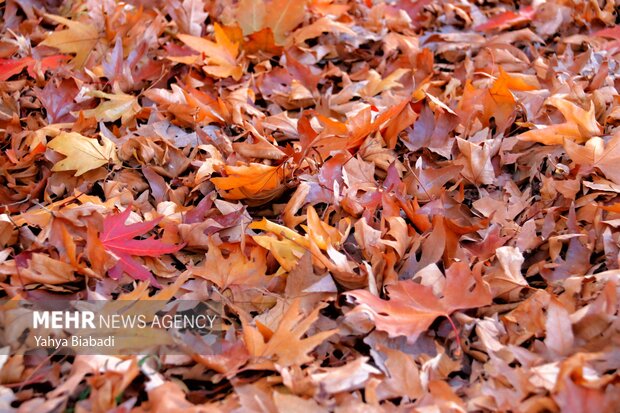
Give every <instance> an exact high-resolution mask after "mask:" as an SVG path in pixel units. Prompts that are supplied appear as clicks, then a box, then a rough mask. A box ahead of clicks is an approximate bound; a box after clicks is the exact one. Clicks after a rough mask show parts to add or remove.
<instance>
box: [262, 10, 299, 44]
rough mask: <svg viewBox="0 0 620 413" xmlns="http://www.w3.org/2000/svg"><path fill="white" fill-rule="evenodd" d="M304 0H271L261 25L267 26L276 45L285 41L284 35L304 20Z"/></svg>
mask: <svg viewBox="0 0 620 413" xmlns="http://www.w3.org/2000/svg"><path fill="white" fill-rule="evenodd" d="M305 14H306V1H305V0H273V1H271V2H270V3H269V13H267V14H266V15H265V19H264V23H263V27H269V28H270V29H271V31H272V32H273V37H274V39H275V40H276V44H277V45H283V44H284V43H286V35H287V34H288V33H289V32H290V31H291V30H293V29H294V28H295V27H297V26H299V24H300V23H302V22H303V21H304V16H305Z"/></svg>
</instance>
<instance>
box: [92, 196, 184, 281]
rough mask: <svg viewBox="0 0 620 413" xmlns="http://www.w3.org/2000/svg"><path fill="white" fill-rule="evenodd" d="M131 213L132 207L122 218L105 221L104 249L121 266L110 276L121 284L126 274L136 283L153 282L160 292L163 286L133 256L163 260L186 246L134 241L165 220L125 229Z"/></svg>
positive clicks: (114, 216) (110, 272)
mask: <svg viewBox="0 0 620 413" xmlns="http://www.w3.org/2000/svg"><path fill="white" fill-rule="evenodd" d="M130 212H131V208H129V207H128V208H126V209H125V210H124V211H123V212H121V213H120V214H114V215H109V216H107V217H106V218H105V219H104V221H103V232H102V233H101V236H100V237H99V239H100V240H101V243H102V244H103V246H104V248H105V249H106V250H107V251H108V252H111V253H113V254H114V255H115V256H116V257H117V258H118V262H117V263H116V265H115V266H114V267H112V269H110V271H109V272H108V274H109V275H110V277H112V278H113V279H115V280H118V279H119V278H120V277H121V275H123V272H125V273H127V274H129V276H131V277H132V278H133V279H135V280H143V281H146V280H149V281H151V283H152V285H153V286H155V287H157V288H160V287H161V285H160V284H159V283H158V282H157V280H156V279H155V277H154V276H153V274H151V272H150V271H149V270H148V269H147V268H146V267H145V266H143V265H142V264H140V263H139V262H138V261H136V260H135V259H134V258H133V257H132V256H134V255H137V256H143V257H159V256H160V255H163V254H169V253H172V252H176V251H178V250H180V249H181V248H183V245H174V244H166V243H165V242H162V241H159V240H156V239H154V238H153V237H151V238H149V239H141V240H138V239H133V238H134V237H137V236H139V235H142V234H144V233H146V232H148V231H150V230H152V229H153V228H155V226H156V225H157V224H158V223H159V222H160V221H161V220H162V219H163V217H159V218H156V219H154V220H152V221H146V222H138V223H135V224H131V225H125V221H126V220H127V217H128V216H129V213H130Z"/></svg>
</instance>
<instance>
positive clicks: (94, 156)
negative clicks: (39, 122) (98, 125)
mask: <svg viewBox="0 0 620 413" xmlns="http://www.w3.org/2000/svg"><path fill="white" fill-rule="evenodd" d="M101 142H102V143H99V142H98V141H97V139H91V138H87V137H86V136H83V135H80V134H79V133H76V132H62V133H61V134H60V135H58V136H57V137H56V138H54V139H53V140H52V141H51V142H50V143H48V144H47V146H48V147H49V148H52V149H53V150H55V151H56V152H59V153H61V154H63V155H65V156H66V158H65V159H63V160H62V161H60V162H57V163H56V165H54V167H53V168H52V171H73V170H75V176H79V175H82V174H83V173H85V172H88V171H90V170H92V169H95V168H99V167H100V166H103V165H105V164H107V163H108V162H110V161H112V162H114V163H116V162H118V157H117V156H116V147H115V146H114V144H113V143H112V142H111V141H110V140H109V139H107V138H105V137H101Z"/></svg>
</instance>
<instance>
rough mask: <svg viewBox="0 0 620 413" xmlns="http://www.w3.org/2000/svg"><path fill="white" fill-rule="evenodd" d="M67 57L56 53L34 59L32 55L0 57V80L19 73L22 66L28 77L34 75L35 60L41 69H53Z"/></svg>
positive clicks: (60, 64)
mask: <svg viewBox="0 0 620 413" xmlns="http://www.w3.org/2000/svg"><path fill="white" fill-rule="evenodd" d="M67 59H68V57H67V56H65V55H62V54H58V55H53V56H48V57H44V58H42V59H41V60H36V59H34V58H32V57H24V58H22V59H0V81H5V80H7V79H8V78H10V77H11V76H13V75H16V74H18V73H20V72H21V71H22V70H24V68H26V70H27V71H28V74H29V75H30V77H36V73H35V71H34V67H35V65H36V64H37V62H38V63H39V64H40V65H41V70H42V71H44V72H45V71H46V70H48V69H49V70H53V69H57V68H58V67H60V66H62V64H63V63H64V62H65V61H66V60H67Z"/></svg>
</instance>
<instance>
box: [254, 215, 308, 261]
mask: <svg viewBox="0 0 620 413" xmlns="http://www.w3.org/2000/svg"><path fill="white" fill-rule="evenodd" d="M249 228H250V229H260V230H263V231H267V232H271V233H272V234H275V235H277V236H278V237H282V238H283V239H278V238H274V237H270V236H268V235H254V236H253V237H252V238H253V239H254V241H255V242H256V243H257V244H258V245H260V246H261V247H263V248H265V249H267V250H269V251H271V253H272V254H273V256H274V258H275V259H276V260H277V261H278V263H279V264H280V265H281V266H282V268H283V269H284V270H286V271H291V270H292V269H293V268H295V267H296V266H297V263H298V262H299V259H300V258H301V257H302V256H303V255H304V253H305V252H306V250H307V249H308V248H309V247H310V243H309V242H308V240H307V239H306V238H305V237H302V236H301V235H299V234H298V233H296V232H295V231H293V230H292V229H290V228H287V227H285V226H283V225H278V224H276V223H275V222H271V221H269V220H267V219H265V218H263V219H262V220H261V221H256V222H252V223H251V224H250V225H249Z"/></svg>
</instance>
